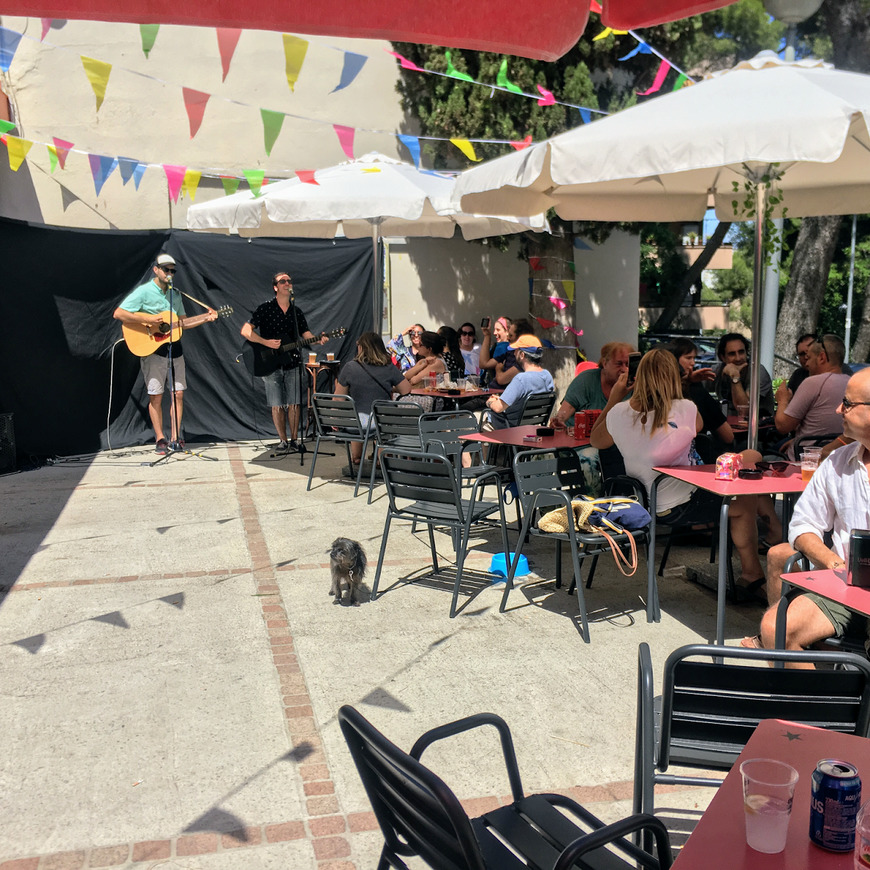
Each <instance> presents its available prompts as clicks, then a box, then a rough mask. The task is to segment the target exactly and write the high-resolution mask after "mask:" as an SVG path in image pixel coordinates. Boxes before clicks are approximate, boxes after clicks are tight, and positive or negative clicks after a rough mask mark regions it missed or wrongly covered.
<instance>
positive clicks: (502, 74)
mask: <svg viewBox="0 0 870 870" xmlns="http://www.w3.org/2000/svg"><path fill="white" fill-rule="evenodd" d="M596 7H597V8H596ZM591 8H592V10H593V11H596V12H600V7H599V6H598V4H597V3H596V2H595V0H591ZM41 21H42V36H41V41H43V42H44V40H45V37H46V35H47V34H48V31H49V30H50V27H51V23H52V19H50V18H43V19H41ZM159 29H160V25H159V24H143V25H140V35H141V40H142V50H143V52H144V54H145V56H146V57H148V55H149V54H150V52H151V50H152V49H153V47H154V45H155V43H156V40H157V35H158V32H159ZM241 33H242V31H241V30H240V29H232V28H216V34H217V42H218V50H219V53H220V58H221V66H222V72H223V80H226V77H227V74H228V72H229V69H230V64H231V62H232V57H233V54H234V52H235V49H236V46H237V45H238V41H239V38H240V36H241ZM610 34H615V35H625V34H629V35H631V36H632V37H633V38H634V39H635V40H636V41H637V47H636V48H635V49H634V50H633V51H631V52H629V53H628V54H627V55H625V56H624V57H622V58H620V60H621V61H625V60H629V59H630V58H632V57H635V56H637V55H638V54H653V55H656V56H658V57H659V58H660V59H661V63H660V66H659V70H658V72H657V74H656V77H655V80H654V82H653V86H652V87H651V88H650V89H648V90H647V91H645V92H643V95H647V94H651V93H654V92H655V91H657V90H659V89H660V88H661V86H662V84H663V82H664V79H665V77H666V75H667V73H668V72H669V71H670V69H671V68H674V69H675V70H677V72H678V73H679V75H678V78H677V82H676V83H675V85H674V90H676V89H677V88H679V87H682V86H683V85H684V84H685V83H687V82H690V81H691V80H690V79H689V78H688V76H687V75H686V74H685V73H684V72H683V71H682V70H680V69H679V68H678V67H676V66H675V65H674V64H672V63H671V62H670V61H668V60H667V59H666V58H664V56H663V55H661V54H660V53H659V52H658V51H656V50H655V49H654V48H653V47H652V46H650V45H649V44H648V43H646V42H645V41H644V40H642V39H641V38H640V37H639V36H638V35H637V34H636V33H634V32H633V31H613V30H611V29H610V28H605V29H604V30H603V31H602V32H601V33H599V34H598V35H597V36H595V37H594V38H593V39H594V40H598V39H603V38H605V37H606V36H608V35H610ZM22 38H26V39H31V37H27V36H25V34H23V33H19V32H17V31H14V30H10V29H9V28H6V27H0V71H3V72H8V71H9V69H10V66H11V64H12V60H13V58H14V56H15V53H16V51H17V49H18V46H19V43H20V42H21V39H22ZM282 41H283V46H284V57H285V75H286V77H287V83H288V85H289V87H290V89H291V91H293V90H295V86H296V83H297V81H298V79H299V75H300V73H301V71H302V67H303V64H304V61H305V57H306V54H307V51H308V47H309V43H308V41H307V40H304V39H301V38H300V37H297V36H292V35H290V34H282ZM54 47H55V48H59V49H60V50H63V51H69V49H65V48H63V47H60V46H54ZM334 50H336V51H341V52H343V54H344V64H343V67H342V72H341V76H340V79H339V82H338V84H337V85H336V86H335V87H334V88H333V89H332V91H331V93H335V92H336V91H339V90H343V89H344V88H346V87H348V86H349V85H351V84H352V83H353V81H354V80H355V79H356V78H357V76H358V75H359V73H360V71H361V70H362V68H363V67H364V65H365V63H366V61H367V60H368V57H367V56H366V55H361V54H358V53H355V52H349V51H345V50H343V49H338V48H335V49H334ZM389 53H390V54H392V55H394V56H395V57H396V58H397V59H398V60H399V63H400V65H401V66H402V67H403V68H405V69H413V70H415V71H417V72H420V73H426V74H433V75H441V76H448V77H454V78H459V79H462V80H465V81H469V82H471V83H473V84H476V85H480V86H483V87H488V88H491V89H499V90H505V91H508V92H511V93H514V94H516V95H517V96H523V97H526V98H531V99H536V100H537V102H538V104H539V105H555V104H559V105H565V106H569V107H572V108H576V109H578V110H579V111H580V114H581V117H582V120H583V121H584V123H588V122H589V121H591V113H592V112H597V111H598V110H594V109H588V108H586V107H582V106H573V105H572V104H569V103H563V102H561V101H559V100H557V99H556V98H555V96H554V95H553V93H552V92H550V91H548V90H547V89H545V88H543V87H542V86H540V85H538V86H537V88H538V90H539V92H540V94H527V93H525V92H523V91H522V89H520V88H519V87H518V86H516V85H514V84H513V83H511V82H510V80H509V79H508V71H507V63H508V61H507V58H505V59H504V60H503V61H502V64H501V68H500V70H499V73H498V76H497V84H496V85H492V84H491V83H486V82H478V81H475V80H474V79H472V78H471V76H468V75H467V74H466V73H462V72H459V71H458V70H456V68H455V67H454V66H453V64H452V61H451V58H450V52H449V51H447V52H445V55H446V59H447V72H446V73H440V72H435V71H433V70H425V69H422V68H421V67H418V66H416V65H415V64H413V63H412V62H411V61H409V60H407V59H406V58H403V57H402V56H401V55H399V54H397V53H396V52H392V51H391V52H389ZM80 58H81V62H82V66H83V69H84V72H85V75H86V77H87V79H88V81H89V83H90V85H91V88H92V89H93V92H94V96H95V98H96V110H97V112H99V110H100V107H101V106H102V104H103V102H104V100H105V97H106V91H107V88H108V83H109V77H110V75H111V72H112V64H110V63H107V62H105V61H102V60H99V59H96V58H90V57H86V56H84V55H80ZM126 71H127V72H129V73H132V74H134V75H139V76H141V77H144V78H146V79H151V80H154V81H159V82H162V83H164V84H165V83H166V82H164V81H163V80H162V79H158V78H156V77H154V76H149V75H147V74H143V73H139V72H135V71H133V70H129V69H127V70H126ZM182 95H183V100H184V106H185V109H186V112H187V115H188V121H189V126H190V137H191V139H192V138H194V137H195V136H196V134H197V133H198V132H199V129H200V126H201V125H202V121H203V118H204V115H205V110H206V106H207V104H208V102H209V100H210V99H211V97H212V96H213V95H212V94H209V93H207V92H204V91H199V90H196V89H193V88H189V87H185V86H182ZM219 99H224V98H219ZM226 101H227V102H231V103H234V104H236V105H242V106H246V107H249V108H253V107H252V106H250V104H246V103H243V102H241V101H238V100H226ZM599 114H606V113H603V112H600V113H599ZM260 115H261V119H262V123H263V135H264V145H265V151H266V154H267V155H271V152H272V148H273V146H274V144H275V142H276V141H277V139H278V136H279V134H280V132H281V128H282V126H283V123H284V119H285V118H287V117H292V118H296V119H299V120H303V121H307V122H310V123H317V124H324V123H330V122H328V121H322V120H319V119H314V118H310V117H306V116H303V115H298V114H293V113H288V112H279V111H273V110H270V109H264V108H260ZM332 127H333V130H334V132H335V134H336V136H337V138H338V141H339V144H340V146H341V148H342V150H343V151H344V153H345V154H346V155H347V156H348V158H349V159H351V160H352V159H353V158H354V151H353V143H354V136H355V133H356V131H357V130H362V131H364V132H369V133H379V134H382V135H386V136H392V137H397V138H398V139H399V140H400V141H401V143H402V144H403V145H404V146H405V148H406V149H407V150H408V152H409V154H410V155H411V158H412V160H413V161H414V164H415V165H416V166H417V167H418V168H419V167H420V142H421V140H429V141H442V142H443V141H449V142H451V143H452V144H453V145H454V146H455V147H456V148H457V149H458V150H459V151H460V152H461V153H462V154H463V155H464V156H465V157H466V158H467V159H468V160H470V161H472V162H478V161H479V160H480V159H481V158H478V157H477V155H476V153H475V150H474V143H478V144H480V143H488V144H489V143H492V144H509V145H511V147H513V148H514V149H516V150H522V149H524V148H527V147H529V145H531V144H532V139H531V136H527V137H526V138H525V139H524V140H521V141H515V140H508V139H482V138H481V139H477V138H460V137H452V138H449V139H448V138H446V137H436V136H412V135H408V134H396V133H394V132H392V131H386V130H374V129H368V128H357V127H350V126H346V125H342V124H335V123H333V124H332ZM14 128H15V125H14V124H12V123H11V122H8V121H0V142H2V143H3V144H5V145H6V147H7V151H8V157H9V165H10V167H11V168H12V169H13V170H15V171H17V170H18V169H19V168H20V166H21V164H22V163H23V161H24V159H25V158H26V157H27V154H28V153H29V151H30V149H31V147H32V146H33V145H34V144H41V145H45V147H46V148H47V149H48V153H49V158H50V165H51V172H54V171H55V170H56V169H57V167H58V166H60V168H61V169H64V168H65V164H66V158H67V156H68V155H69V154H70V153H71V152H75V153H82V154H86V155H87V157H88V161H89V164H90V167H91V173H92V175H93V179H94V186H95V189H96V192H97V195H99V193H100V190H101V189H102V187H103V185H104V184H105V182H106V180H107V179H108V178H109V176H110V175H111V174H112V173H113V172H114V170H115V169H116V168H119V169H120V172H121V177H122V179H123V182H124V184H127V183H128V182H129V181H130V180H131V179H132V180H133V181H134V184H135V187H136V189H137V190H138V189H139V184H140V182H141V180H142V175H143V174H144V172H145V170H146V169H147V168H148V167H149V166H154V165H155V164H150V163H146V162H143V161H140V160H136V159H134V158H128V157H121V156H105V155H98V154H93V153H90V152H86V151H80V150H79V149H75V147H74V143H72V142H68V141H66V140H64V139H60V138H57V137H53V140H52V143H46V142H42V143H38V142H34V141H33V140H28V139H24V138H21V137H16V136H12V135H10V131H11V130H13V129H14ZM157 166H159V167H161V168H162V169H163V171H164V172H165V174H166V178H167V183H168V186H169V193H170V196H171V197H172V199H173V201H174V202H177V201H178V196H179V195H180V194H183V193H186V194H188V195H190V197H191V199H193V198H194V197H195V195H196V189H197V187H198V185H199V183H200V180H201V179H202V176H203V175H204V174H205V175H206V176H207V177H218V178H220V179H221V181H222V183H223V186H224V190H225V193H226V194H227V195H229V194H231V193H235V192H236V190H238V188H239V185H240V183H241V180H242V179H241V178H240V177H238V176H236V175H229V174H225V173H223V172H220V171H214V172H209V171H201V170H196V169H189V168H187V167H184V166H177V165H172V164H157ZM242 174H243V176H244V178H245V179H246V180H247V182H248V185H249V186H250V188H251V190H252V191H253V192H254V194H255V195H259V192H260V189H261V188H262V186H263V184H265V183H268V182H267V179H266V177H265V172H264V171H263V170H257V169H251V170H243V171H242ZM295 174H296V175H297V176H298V177H299V178H300V179H301V180H302V181H305V182H308V183H315V184H316V181H314V177H313V176H314V172H313V170H296V173H295Z"/></svg>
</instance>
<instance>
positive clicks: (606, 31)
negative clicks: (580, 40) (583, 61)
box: [592, 27, 628, 42]
mask: <svg viewBox="0 0 870 870" xmlns="http://www.w3.org/2000/svg"><path fill="white" fill-rule="evenodd" d="M611 33H612V34H613V35H614V36H625V34H626V33H628V31H627V30H614V29H613V28H612V27H605V28H604V30H602V31H601V33H599V34H598V36H593V37H592V41H593V42H598V40H599V39H606V38H607V37H608V36H610V34H611Z"/></svg>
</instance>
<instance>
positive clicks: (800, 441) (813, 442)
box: [794, 432, 843, 459]
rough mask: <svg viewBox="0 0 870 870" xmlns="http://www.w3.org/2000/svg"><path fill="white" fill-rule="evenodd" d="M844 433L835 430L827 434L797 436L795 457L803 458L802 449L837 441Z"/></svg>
mask: <svg viewBox="0 0 870 870" xmlns="http://www.w3.org/2000/svg"><path fill="white" fill-rule="evenodd" d="M842 434H843V433H842V432H833V433H828V434H826V435H801V437H800V438H795V440H794V455H795V459H800V458H801V450H803V449H804V447H824V446H825V445H827V444H830V443H831V442H832V441H836V440H837V439H838V438H839V437H840V436H841V435H842Z"/></svg>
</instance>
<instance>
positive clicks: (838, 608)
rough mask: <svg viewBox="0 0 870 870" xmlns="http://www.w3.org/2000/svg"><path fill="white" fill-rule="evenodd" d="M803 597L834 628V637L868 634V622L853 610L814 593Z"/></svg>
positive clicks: (808, 593) (869, 631)
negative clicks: (819, 611)
mask: <svg viewBox="0 0 870 870" xmlns="http://www.w3.org/2000/svg"><path fill="white" fill-rule="evenodd" d="M804 595H806V597H807V598H808V599H809V600H810V601H812V602H813V604H815V605H816V607H818V608H819V610H821V611H822V613H824V614H825V616H826V617H827V618H828V620H829V621H830V623H831V625H833V626H834V637H843V636H844V635H846V634H862V633H867V634H870V620H868V619H867V617H866V616H863V615H862V614H860V613H855V611H854V610H849V608H848V607H844V606H843V605H842V604H838V603H837V602H836V601H831V599H830V598H823V597H822V596H821V595H817V594H816V593H815V592H805V593H804Z"/></svg>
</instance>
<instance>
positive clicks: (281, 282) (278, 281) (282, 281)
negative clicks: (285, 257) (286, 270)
mask: <svg viewBox="0 0 870 870" xmlns="http://www.w3.org/2000/svg"><path fill="white" fill-rule="evenodd" d="M275 283H276V284H292V283H293V282H292V281H291V280H290V279H289V278H279V279H278V280H277V281H276V282H275Z"/></svg>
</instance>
